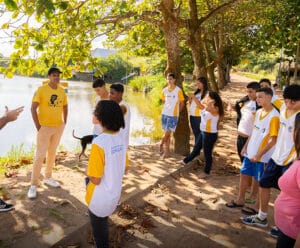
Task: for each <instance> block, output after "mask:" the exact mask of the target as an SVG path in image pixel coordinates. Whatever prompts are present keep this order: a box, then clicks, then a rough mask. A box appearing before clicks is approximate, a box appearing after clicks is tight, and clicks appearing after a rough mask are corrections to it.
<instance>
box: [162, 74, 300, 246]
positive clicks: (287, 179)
mask: <svg viewBox="0 0 300 248" xmlns="http://www.w3.org/2000/svg"><path fill="white" fill-rule="evenodd" d="M167 79H168V80H167V83H168V85H167V87H165V88H164V90H163V95H162V100H163V103H164V106H163V111H162V127H163V129H164V131H165V133H164V136H163V138H162V140H161V143H160V151H161V152H163V147H164V145H165V146H166V150H165V153H164V154H167V155H168V154H169V144H170V134H171V132H172V131H175V129H176V125H177V123H178V119H179V113H180V111H181V109H182V107H183V103H184V97H183V92H182V90H181V89H180V88H179V87H178V86H176V85H175V80H176V79H175V76H174V74H168V76H167ZM196 83H197V89H196V91H195V92H194V93H192V94H190V95H189V102H190V109H189V110H190V111H189V112H190V126H191V129H192V131H193V134H194V137H195V144H194V147H193V150H192V152H191V153H190V154H188V155H187V156H186V157H185V158H184V159H183V163H184V164H187V163H188V162H190V161H192V160H193V159H194V158H195V157H196V156H198V155H199V154H200V151H201V149H203V150H204V155H205V166H204V172H202V173H201V174H200V178H206V177H208V176H209V174H210V171H211V167H212V151H213V147H214V145H215V142H216V140H217V138H218V123H219V121H220V119H221V118H222V117H223V115H224V109H223V103H222V100H221V98H220V96H219V95H218V93H216V92H214V91H209V90H208V85H207V80H206V78H205V77H199V78H198V79H197V80H196ZM283 99H284V100H283V102H282V101H281V100H280V99H279V98H278V97H277V95H276V92H275V90H274V89H273V88H272V84H271V82H270V80H269V79H266V78H264V79H261V80H260V81H259V82H251V83H249V84H248V85H247V96H245V97H243V98H242V99H240V100H239V101H237V102H236V104H235V106H234V109H235V110H236V111H237V126H238V136H237V150H238V155H239V157H240V160H241V163H242V166H241V170H240V183H239V192H238V195H237V198H236V199H235V200H231V201H230V202H228V203H226V206H227V207H229V208H242V209H241V210H242V213H243V214H244V216H242V217H241V221H242V222H243V223H244V224H247V225H255V226H259V227H266V226H267V225H268V221H267V211H268V205H269V201H270V192H271V188H276V189H280V190H281V193H280V195H279V196H278V197H277V199H276V202H275V223H276V227H274V228H272V230H271V235H272V236H276V237H277V247H278V248H281V247H282V248H283V247H294V245H295V242H296V240H297V242H300V169H299V159H300V157H299V155H300V129H299V127H300V85H290V86H287V87H285V89H284V91H283ZM230 106H231V105H230V103H229V107H230ZM231 108H232V106H231ZM285 172H286V173H285ZM249 187H251V193H250V197H249V198H246V191H247V189H248V188H249ZM245 203H252V204H253V206H252V207H251V206H245Z"/></svg>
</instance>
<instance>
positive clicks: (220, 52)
mask: <svg viewBox="0 0 300 248" xmlns="http://www.w3.org/2000/svg"><path fill="white" fill-rule="evenodd" d="M222 27H223V23H222V24H221V25H219V27H218V30H217V32H216V34H215V35H214V43H215V49H216V64H217V70H218V86H219V87H218V88H219V89H223V88H224V86H225V85H226V73H225V65H223V57H224V42H223V32H222Z"/></svg>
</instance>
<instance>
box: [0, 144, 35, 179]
mask: <svg viewBox="0 0 300 248" xmlns="http://www.w3.org/2000/svg"><path fill="white" fill-rule="evenodd" d="M34 150H35V146H34V145H33V146H32V147H31V149H30V150H29V151H26V150H25V148H24V144H21V145H19V146H12V147H11V150H10V151H9V152H7V154H6V156H5V157H0V174H5V173H6V172H7V171H9V170H14V169H18V168H20V167H21V166H24V165H27V164H30V163H32V160H33V156H34Z"/></svg>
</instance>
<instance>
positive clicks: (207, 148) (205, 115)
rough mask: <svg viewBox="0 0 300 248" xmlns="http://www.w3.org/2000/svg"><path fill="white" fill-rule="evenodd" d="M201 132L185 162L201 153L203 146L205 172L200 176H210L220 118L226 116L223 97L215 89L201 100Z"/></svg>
mask: <svg viewBox="0 0 300 248" xmlns="http://www.w3.org/2000/svg"><path fill="white" fill-rule="evenodd" d="M200 108H201V123H200V130H201V133H200V135H199V136H198V138H197V140H196V143H195V145H194V147H193V151H192V152H191V153H190V154H188V155H187V156H186V157H185V158H184V159H183V163H184V164H187V163H189V162H190V161H192V160H193V159H194V158H195V157H196V156H198V155H199V154H200V151H201V149H202V148H203V151H204V156H205V167H204V172H202V173H201V175H199V178H206V177H207V176H209V174H210V171H211V168H212V162H213V158H212V153H213V148H214V145H215V143H216V141H217V139H218V124H219V120H220V119H221V118H222V117H223V116H224V108H223V102H222V99H221V97H220V96H219V94H218V93H216V92H214V91H208V93H207V95H206V97H205V98H204V99H203V100H202V101H201V105H200Z"/></svg>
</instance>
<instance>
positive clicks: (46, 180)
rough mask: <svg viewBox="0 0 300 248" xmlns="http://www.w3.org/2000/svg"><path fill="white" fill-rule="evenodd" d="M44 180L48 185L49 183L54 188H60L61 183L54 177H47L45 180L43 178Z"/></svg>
mask: <svg viewBox="0 0 300 248" xmlns="http://www.w3.org/2000/svg"><path fill="white" fill-rule="evenodd" d="M43 182H44V184H47V185H49V186H51V187H53V188H58V187H60V184H59V183H58V182H56V181H55V180H54V179H53V178H51V177H50V178H45V179H44V180H43Z"/></svg>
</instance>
